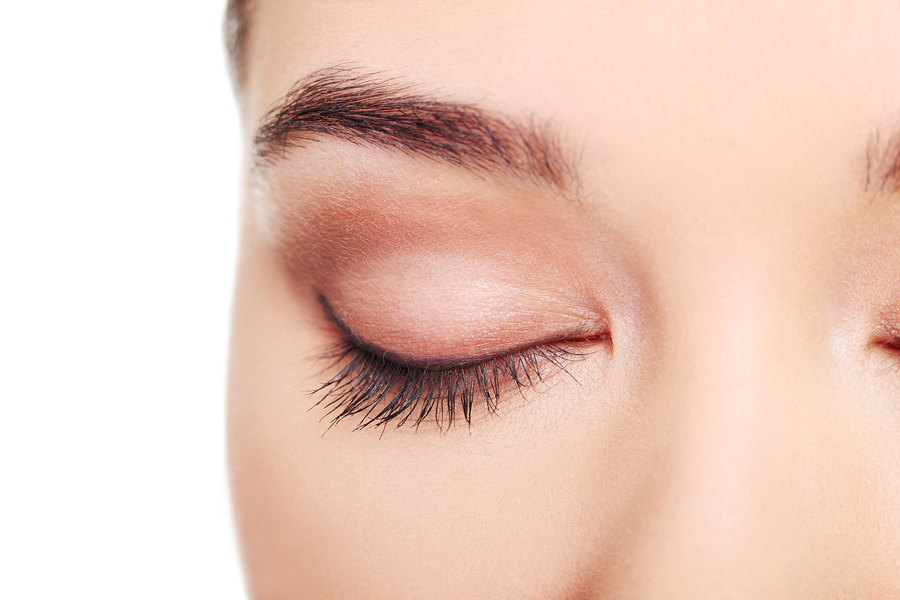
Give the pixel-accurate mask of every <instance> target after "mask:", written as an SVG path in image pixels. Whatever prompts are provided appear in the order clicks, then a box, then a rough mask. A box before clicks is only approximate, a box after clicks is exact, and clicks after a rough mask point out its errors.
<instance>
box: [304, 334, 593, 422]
mask: <svg viewBox="0 0 900 600" xmlns="http://www.w3.org/2000/svg"><path fill="white" fill-rule="evenodd" d="M603 338H604V339H605V338H606V336H603ZM599 340H600V338H599V337H598V338H575V339H568V340H564V341H557V342H550V343H545V344H539V345H535V346H533V347H530V348H526V349H522V350H516V351H513V352H510V353H508V354H504V355H500V356H496V357H491V358H487V359H485V360H482V361H479V362H475V363H471V364H462V365H456V366H441V365H425V366H418V365H409V364H403V363H401V362H398V361H395V360H392V359H391V358H388V357H387V356H385V355H383V354H382V355H379V354H376V353H375V352H373V351H372V350H370V349H368V348H365V347H363V346H361V345H360V344H359V343H357V342H356V341H354V340H353V339H351V338H349V337H348V336H347V335H346V334H345V336H344V340H342V341H341V342H339V343H338V344H337V345H336V346H335V347H333V348H332V349H331V350H330V351H328V352H326V353H325V354H324V355H323V356H322V358H324V359H327V360H330V361H331V365H332V368H334V367H336V366H338V365H341V364H343V366H342V367H341V368H340V370H339V371H338V373H337V374H336V375H335V376H334V377H332V378H331V379H329V380H328V381H327V382H325V383H324V384H322V385H321V386H320V387H319V388H318V389H317V390H314V391H313V394H314V395H317V394H321V398H320V399H319V401H318V402H317V403H316V405H317V406H324V407H325V408H326V409H327V411H328V415H331V416H332V417H331V418H332V422H331V426H332V427H333V426H334V425H336V424H337V423H338V422H340V421H342V420H344V419H346V418H348V417H352V416H355V415H360V414H361V415H362V417H361V420H360V423H359V424H358V425H357V426H356V429H357V430H359V429H365V428H367V427H378V426H387V424H388V423H390V422H392V421H396V426H397V427H398V428H399V427H402V426H403V425H405V424H407V423H411V424H412V426H413V427H416V428H418V426H419V425H421V424H422V422H423V421H425V420H426V419H428V418H429V416H432V415H433V416H434V419H435V421H436V422H437V425H438V427H439V428H440V429H441V430H443V429H444V427H445V425H446V427H447V428H449V427H450V426H451V425H452V424H453V422H454V420H455V419H457V418H458V416H459V413H460V412H461V413H462V416H463V418H464V419H465V421H466V423H467V424H471V422H472V411H473V408H474V407H475V404H476V402H477V401H479V400H482V401H483V402H484V404H485V406H486V408H487V411H488V412H489V413H491V414H493V413H494V412H496V410H497V402H498V400H499V398H500V394H501V392H502V391H504V388H506V387H509V386H512V387H515V388H516V389H517V390H518V391H520V392H521V391H522V390H524V389H530V388H533V387H535V386H536V385H538V384H539V383H541V382H542V381H543V380H544V378H545V376H546V368H545V367H548V366H549V367H552V368H553V369H554V370H556V371H561V372H564V373H566V374H569V373H568V371H567V370H566V364H567V363H569V362H571V361H573V360H578V359H581V358H583V357H584V356H586V352H585V351H584V350H583V349H582V348H581V347H580V346H584V345H586V344H588V343H592V342H596V341H599ZM569 375H570V376H571V374H569Z"/></svg>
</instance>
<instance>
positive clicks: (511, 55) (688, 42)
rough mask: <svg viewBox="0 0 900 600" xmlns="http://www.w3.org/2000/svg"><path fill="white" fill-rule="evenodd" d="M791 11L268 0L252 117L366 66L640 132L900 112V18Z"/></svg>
mask: <svg viewBox="0 0 900 600" xmlns="http://www.w3.org/2000/svg"><path fill="white" fill-rule="evenodd" d="M240 4H241V3H236V6H240ZM789 4H791V6H788V5H786V4H785V3H783V2H765V1H764V2H753V3H729V5H725V4H724V3H718V2H714V1H712V0H709V1H706V2H703V1H700V2H697V1H684V2H677V1H676V2H652V1H651V2H641V3H618V2H593V1H590V2H589V1H567V2H552V3H522V2H513V1H509V2H504V1H502V0H501V1H497V2H490V3H485V2H457V3H453V4H447V3H432V2H418V1H403V0H397V1H393V2H371V1H359V2H344V1H316V0H309V1H296V0H257V1H256V2H254V3H253V6H252V8H253V11H252V19H251V22H252V35H251V36H250V38H251V39H250V40H249V44H248V50H249V53H248V54H249V55H248V57H247V66H248V78H247V88H248V92H249V96H250V97H251V99H252V101H253V102H254V104H253V105H252V106H250V107H249V108H250V110H251V113H254V114H255V115H258V114H261V113H262V112H264V110H265V109H266V108H267V107H268V106H269V105H270V104H271V103H272V102H273V101H274V100H275V99H277V98H278V97H279V96H280V95H281V94H283V93H284V92H285V91H286V90H287V89H288V88H289V87H290V86H291V85H292V84H293V83H294V82H296V81H297V80H298V79H300V78H302V77H303V76H304V75H306V74H308V73H310V72H312V71H314V70H316V69H320V68H323V67H328V66H333V65H336V64H343V63H354V64H358V65H360V66H363V67H365V68H367V69H371V70H376V71H384V72H387V73H391V74H397V75H403V76H404V77H406V78H408V79H409V80H410V81H414V82H418V83H420V84H422V86H423V87H425V88H431V89H434V90H435V91H441V92H448V93H449V92H453V93H457V94H459V95H462V96H466V97H467V99H469V100H474V101H478V102H481V103H485V102H487V103H493V104H497V105H504V106H503V108H512V109H519V110H527V111H552V112H553V113H554V114H556V115H559V117H560V118H573V119H574V118H578V119H584V118H585V115H587V114H602V115H605V116H604V120H605V121H608V122H622V121H623V120H627V121H628V122H629V123H630V124H631V129H632V130H633V131H634V133H637V132H638V131H640V130H644V129H653V130H658V129H659V128H660V126H661V125H662V124H664V123H666V124H667V127H666V128H667V129H673V128H676V129H677V128H683V129H692V130H693V129H695V128H696V127H697V125H698V124H700V122H702V123H703V128H704V129H709V130H718V131H719V132H720V133H721V134H722V135H728V133H729V128H730V127H732V126H737V125H743V124H744V123H745V122H747V121H753V122H755V123H757V124H758V126H759V125H765V126H769V127H774V126H776V125H786V124H789V123H793V122H795V120H796V119H798V118H799V119H801V120H825V119H828V120H831V121H838V120H845V118H847V117H851V118H852V115H860V119H870V118H871V117H870V115H869V114H866V113H872V112H873V111H880V112H882V113H883V112H884V111H886V110H890V111H896V107H894V106H886V105H885V102H886V98H891V99H893V98H896V93H897V89H898V79H900V78H898V77H897V76H896V73H898V70H897V67H898V66H900V65H898V62H900V36H897V35H896V31H897V26H898V25H900V20H898V12H900V11H898V9H897V6H896V5H895V4H894V3H886V2H885V3H882V6H878V4H879V3H867V5H866V8H865V9H862V8H861V7H860V5H859V4H858V3H854V2H852V1H838V2H835V1H825V2H793V3H789ZM890 101H891V100H889V101H888V102H890ZM737 117H740V119H738V118H737ZM607 129H610V128H609V127H607Z"/></svg>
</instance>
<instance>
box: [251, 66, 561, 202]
mask: <svg viewBox="0 0 900 600" xmlns="http://www.w3.org/2000/svg"><path fill="white" fill-rule="evenodd" d="M323 137H331V138H337V139H340V140H345V141H349V142H352V143H356V144H360V145H366V146H372V147H380V148H389V149H395V150H399V151H401V152H403V153H405V154H407V155H409V156H413V157H425V158H428V159H432V160H435V161H438V162H441V163H445V164H449V165H453V166H457V167H463V168H465V169H468V170H470V171H474V172H477V173H480V174H485V175H501V176H506V177H512V178H516V179H520V180H525V181H528V182H531V183H534V184H539V185H541V184H542V185H549V186H550V187H551V188H554V189H555V190H556V191H560V192H565V191H568V190H570V189H571V188H572V187H575V186H577V182H578V177H577V169H576V161H575V154H574V153H572V152H570V151H568V148H567V147H566V146H565V145H564V144H563V141H562V137H561V135H560V132H559V129H558V128H557V127H556V126H554V124H553V123H551V122H549V121H538V120H537V119H535V118H527V119H524V120H523V119H516V118H514V117H512V116H510V115H507V114H504V113H498V112H492V111H487V110H484V109H482V108H478V107H476V106H474V105H471V104H464V103H459V102H453V101H444V100H439V99H436V98H434V97H429V96H426V95H423V94H421V93H418V92H416V91H415V90H414V89H413V88H412V86H411V85H409V84H404V83H402V82H401V81H400V80H399V79H396V78H384V77H382V76H381V75H380V74H378V73H365V72H361V71H360V70H358V69H356V68H353V67H329V68H326V69H322V70H319V71H315V72H313V73H311V74H310V75H308V76H307V77H305V78H304V79H302V80H300V81H299V82H297V83H296V84H295V85H294V86H293V88H291V90H290V91H289V92H288V93H287V94H286V95H285V96H284V97H283V98H282V99H281V100H280V101H279V102H278V103H277V104H276V105H275V107H274V108H273V109H271V110H270V111H269V112H268V113H267V114H266V116H265V117H264V118H263V120H262V124H261V125H260V127H259V129H258V130H257V133H256V137H255V139H254V142H253V153H254V157H255V161H256V164H257V166H268V165H272V164H273V163H275V162H277V161H278V160H279V159H282V158H284V157H285V156H286V155H287V152H288V150H290V149H292V148H298V147H303V146H305V145H307V144H308V143H310V142H312V141H315V140H318V139H321V138H323Z"/></svg>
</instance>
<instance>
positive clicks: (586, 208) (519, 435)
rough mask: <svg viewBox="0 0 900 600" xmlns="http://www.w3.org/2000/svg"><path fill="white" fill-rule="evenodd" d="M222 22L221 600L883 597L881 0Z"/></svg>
mask: <svg viewBox="0 0 900 600" xmlns="http://www.w3.org/2000/svg"><path fill="white" fill-rule="evenodd" d="M250 16H251V19H250V34H249V38H248V42H249V45H248V46H247V55H246V58H247V63H246V65H245V66H246V78H245V80H244V95H245V100H246V104H245V108H244V109H245V115H244V116H245V123H246V139H247V143H248V148H251V149H252V150H253V151H252V152H248V156H250V158H249V159H248V171H247V173H248V174H247V190H248V192H247V199H246V213H245V221H244V231H243V240H242V247H241V261H240V266H239V276H238V283H237V295H236V300H235V308H234V329H233V347H232V361H231V382H230V397H229V437H230V456H231V459H230V460H231V470H232V478H233V490H234V501H235V506H236V513H237V521H238V529H239V532H240V538H241V543H242V546H243V552H244V558H245V561H246V568H247V574H248V579H249V587H250V589H251V591H252V594H253V596H254V597H258V598H301V597H312V598H318V597H335V598H541V599H547V598H560V599H562V598H565V599H576V598H594V597H623V598H650V597H653V598H681V597H684V598H706V597H710V598H712V597H716V598H722V597H734V598H801V597H802V598H812V597H822V598H826V597H827V598H831V597H843V598H851V597H854V598H855V597H860V598H863V597H864V598H873V597H888V596H891V597H896V595H897V594H898V593H900V193H898V189H900V161H898V157H900V137H898V135H897V127H898V125H900V35H898V33H897V32H898V31H900V6H898V5H897V4H896V3H893V2H869V3H866V4H865V5H861V4H860V3H858V2H851V1H849V0H847V1H843V2H842V1H839V0H834V1H825V2H823V1H822V0H816V1H812V0H810V1H807V2H803V1H794V2H790V3H787V4H786V3H784V2H772V1H762V2H743V3H722V2H717V1H715V0H708V1H706V0H698V1H694V2H688V1H675V2H654V1H648V2H626V3H622V2H595V1H588V0H583V1H577V0H570V1H566V2H547V3H538V2H514V1H508V2H502V1H498V2H474V1H473V2H468V1H466V2H454V3H437V2H434V3H429V2H416V1H413V0H410V1H398V0H392V1H391V2H374V1H370V2H352V3H351V2H343V1H337V0H334V1H322V2H313V1H310V2H305V1H304V2H300V1H290V0H283V1H276V0H258V1H257V2H256V3H255V4H253V5H251V12H250ZM292 88H294V90H295V92H294V93H293V94H291V95H288V92H289V91H290V90H291V89H292ZM286 95H287V97H286ZM273 107H274V112H272V113H269V111H270V109H273ZM267 113H268V116H267ZM261 125H263V127H262V129H261V130H260V131H257V128H258V127H260V126H261ZM257 138H258V139H257ZM254 139H257V141H256V142H255V143H254ZM327 356H331V358H330V359H329V358H327ZM323 385H324V386H325V387H324V389H320V390H319V391H318V392H313V391H312V390H316V389H317V388H321V387H322V386H323Z"/></svg>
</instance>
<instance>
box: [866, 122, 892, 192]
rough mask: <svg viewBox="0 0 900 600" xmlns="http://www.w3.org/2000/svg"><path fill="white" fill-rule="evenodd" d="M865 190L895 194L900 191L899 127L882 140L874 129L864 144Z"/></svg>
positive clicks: (879, 132) (879, 133)
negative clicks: (865, 144)
mask: <svg viewBox="0 0 900 600" xmlns="http://www.w3.org/2000/svg"><path fill="white" fill-rule="evenodd" d="M865 190H866V191H867V192H873V193H876V194H878V193H882V192H886V193H888V194H896V193H897V192H900V129H896V130H894V131H893V132H892V133H891V134H890V135H889V136H888V137H887V139H885V140H884V141H882V135H881V131H880V130H875V132H874V133H872V135H871V136H870V137H869V143H868V145H867V146H866V182H865Z"/></svg>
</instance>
